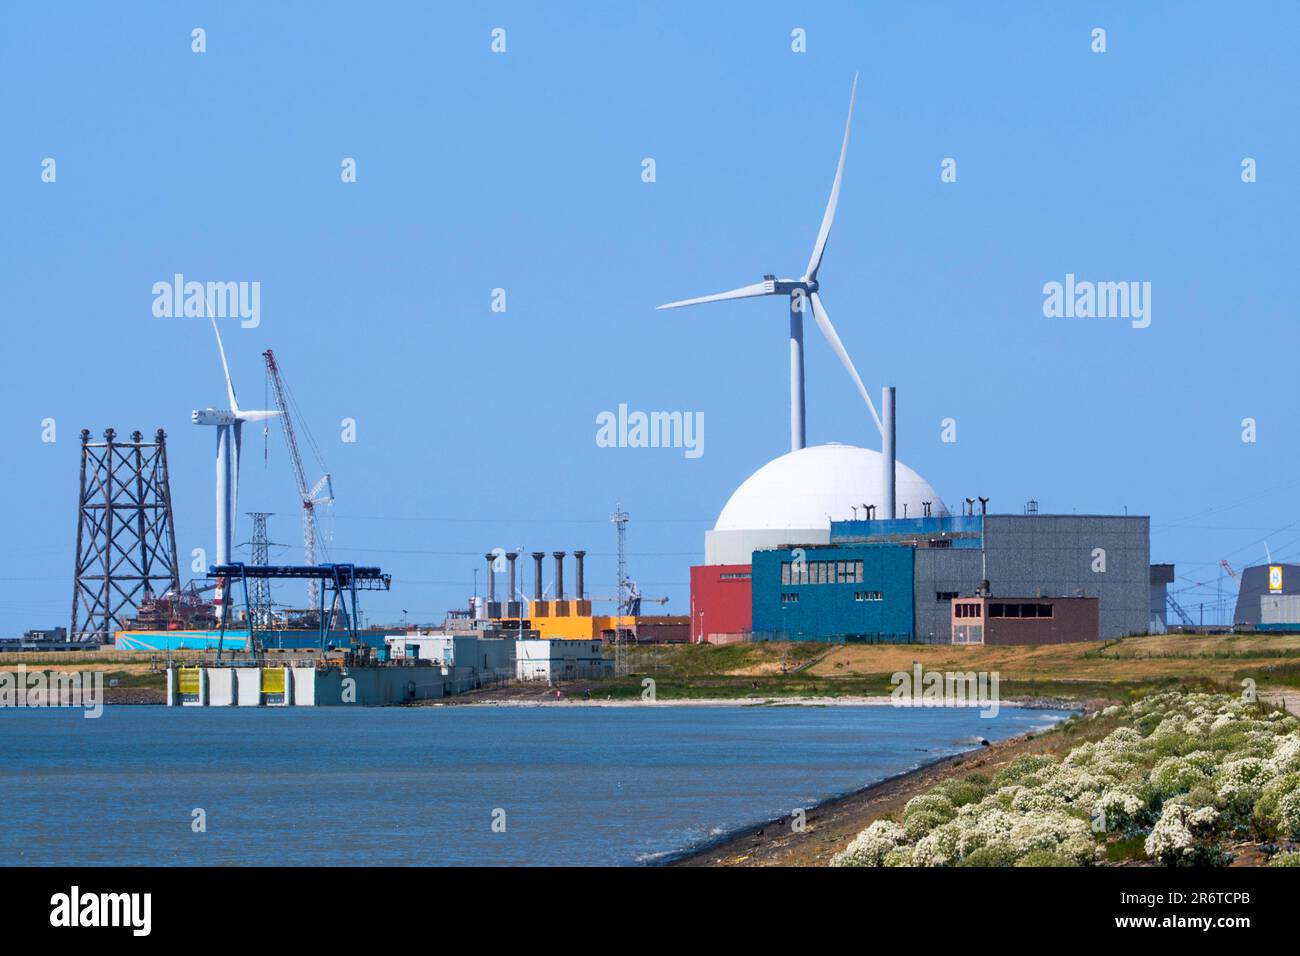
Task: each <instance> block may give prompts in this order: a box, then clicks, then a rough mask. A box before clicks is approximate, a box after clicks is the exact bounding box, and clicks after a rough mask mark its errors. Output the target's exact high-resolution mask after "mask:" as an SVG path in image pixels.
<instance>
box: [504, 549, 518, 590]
mask: <svg viewBox="0 0 1300 956" xmlns="http://www.w3.org/2000/svg"><path fill="white" fill-rule="evenodd" d="M517 557H519V552H518V551H507V552H506V560H507V561H509V562H510V590H509V591H507V592H506V600H507V601H515V600H518V599H517V598H516V597H515V558H517Z"/></svg>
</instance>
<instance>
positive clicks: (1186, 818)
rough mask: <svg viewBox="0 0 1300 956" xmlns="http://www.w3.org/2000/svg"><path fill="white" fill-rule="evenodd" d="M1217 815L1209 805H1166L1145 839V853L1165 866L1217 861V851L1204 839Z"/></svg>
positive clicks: (1210, 833)
mask: <svg viewBox="0 0 1300 956" xmlns="http://www.w3.org/2000/svg"><path fill="white" fill-rule="evenodd" d="M1218 816H1219V814H1218V812H1217V811H1216V810H1215V809H1214V808H1213V807H1201V808H1200V809H1193V808H1192V807H1189V806H1188V805H1187V804H1184V803H1169V804H1166V805H1165V809H1164V811H1163V812H1162V813H1161V814H1160V819H1159V820H1157V821H1156V825H1155V826H1154V827H1153V828H1152V829H1151V835H1150V836H1148V837H1147V839H1146V844H1145V849H1146V851H1147V855H1148V856H1150V857H1152V858H1153V859H1155V860H1157V861H1159V862H1161V863H1163V864H1165V865H1166V866H1178V865H1188V866H1191V865H1195V864H1202V863H1211V862H1217V855H1218V851H1217V850H1216V848H1215V847H1214V846H1213V844H1212V843H1210V842H1209V841H1208V840H1207V839H1205V838H1206V837H1209V836H1210V835H1212V833H1213V830H1214V824H1215V822H1216V821H1217V820H1218Z"/></svg>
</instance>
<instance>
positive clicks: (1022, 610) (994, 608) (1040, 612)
mask: <svg viewBox="0 0 1300 956" xmlns="http://www.w3.org/2000/svg"><path fill="white" fill-rule="evenodd" d="M1051 616H1052V605H1050V604H994V603H993V602H992V601H990V602H989V617H1051Z"/></svg>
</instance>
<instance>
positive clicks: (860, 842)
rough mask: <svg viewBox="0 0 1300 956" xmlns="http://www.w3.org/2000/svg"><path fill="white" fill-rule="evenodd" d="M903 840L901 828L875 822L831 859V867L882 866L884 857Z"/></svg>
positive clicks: (890, 822)
mask: <svg viewBox="0 0 1300 956" xmlns="http://www.w3.org/2000/svg"><path fill="white" fill-rule="evenodd" d="M903 840H904V834H903V828H902V827H900V826H899V825H898V824H897V823H894V822H893V821H891V820H876V821H875V822H873V823H872V824H871V826H869V827H867V828H866V829H865V830H863V831H862V832H861V833H859V834H858V835H857V836H856V837H855V838H854V839H853V842H852V843H850V844H849V845H848V846H846V847H845V848H844V849H843V850H842V851H840V852H839V853H837V854H835V856H834V857H833V858H832V859H831V866H883V865H884V862H885V857H886V856H887V855H888V854H889V851H890V850H893V849H894V848H895V847H897V846H898V845H899V844H900V843H902V842H903Z"/></svg>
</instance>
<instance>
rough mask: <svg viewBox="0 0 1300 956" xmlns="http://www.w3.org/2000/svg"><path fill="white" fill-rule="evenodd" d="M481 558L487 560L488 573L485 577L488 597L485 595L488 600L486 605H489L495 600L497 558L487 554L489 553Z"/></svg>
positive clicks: (490, 553)
mask: <svg viewBox="0 0 1300 956" xmlns="http://www.w3.org/2000/svg"><path fill="white" fill-rule="evenodd" d="M483 557H485V558H487V566H488V568H487V571H488V576H487V586H488V595H487V599H488V603H489V604H490V603H491V602H493V601H495V600H496V599H497V574H496V559H497V556H496V555H495V554H494V553H492V552H489V553H487V554H485V555H483Z"/></svg>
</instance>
